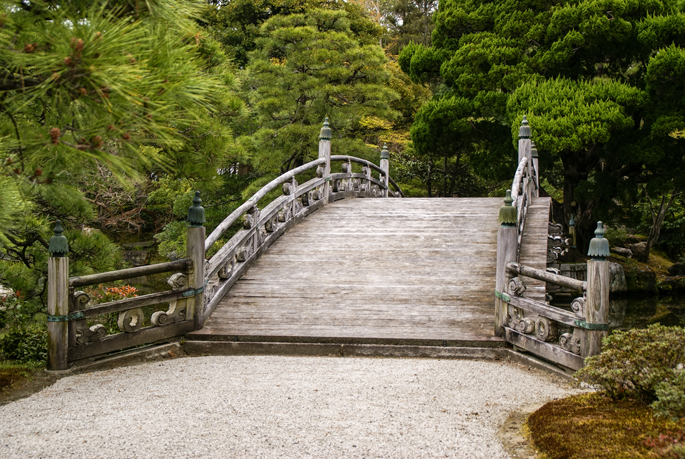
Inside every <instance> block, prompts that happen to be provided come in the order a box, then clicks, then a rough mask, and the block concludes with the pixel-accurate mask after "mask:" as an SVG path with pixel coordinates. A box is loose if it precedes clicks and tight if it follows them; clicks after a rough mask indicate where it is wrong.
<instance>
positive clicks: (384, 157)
mask: <svg viewBox="0 0 685 459" xmlns="http://www.w3.org/2000/svg"><path fill="white" fill-rule="evenodd" d="M379 166H380V168H381V170H382V171H383V177H381V181H382V182H383V184H384V185H385V189H384V190H382V192H381V195H382V196H383V197H384V198H387V197H388V184H389V177H390V152H389V151H388V145H387V144H385V143H384V144H383V149H382V150H381V163H380V164H379Z"/></svg>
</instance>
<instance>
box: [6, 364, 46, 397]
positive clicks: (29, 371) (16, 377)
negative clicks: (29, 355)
mask: <svg viewBox="0 0 685 459" xmlns="http://www.w3.org/2000/svg"><path fill="white" fill-rule="evenodd" d="M40 368H42V367H40V366H37V365H35V364H26V365H23V364H14V363H3V362H0V392H5V391H6V390H8V389H10V388H12V387H14V386H16V385H17V384H20V383H22V382H23V381H25V380H27V379H29V378H31V376H32V375H33V373H35V372H36V371H38V370H39V369H40Z"/></svg>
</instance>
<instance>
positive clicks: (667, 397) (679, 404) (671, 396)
mask: <svg viewBox="0 0 685 459" xmlns="http://www.w3.org/2000/svg"><path fill="white" fill-rule="evenodd" d="M656 396H657V398H658V400H657V401H656V402H654V403H653V404H652V409H654V412H655V413H656V415H657V416H661V417H669V418H682V417H683V416H685V371H683V370H682V369H680V370H676V376H675V378H673V379H670V380H666V381H664V382H662V383H661V384H658V385H657V386H656Z"/></svg>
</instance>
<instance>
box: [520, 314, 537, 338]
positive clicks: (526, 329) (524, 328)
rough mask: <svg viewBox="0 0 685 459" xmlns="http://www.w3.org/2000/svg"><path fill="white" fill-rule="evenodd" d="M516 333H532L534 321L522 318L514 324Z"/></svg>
mask: <svg viewBox="0 0 685 459" xmlns="http://www.w3.org/2000/svg"><path fill="white" fill-rule="evenodd" d="M516 331H518V332H519V333H527V334H529V333H533V332H534V331H535V321H534V320H533V319H529V318H528V317H524V318H523V319H521V320H519V322H518V323H517V324H516Z"/></svg>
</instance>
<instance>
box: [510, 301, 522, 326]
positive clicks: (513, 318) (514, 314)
mask: <svg viewBox="0 0 685 459" xmlns="http://www.w3.org/2000/svg"><path fill="white" fill-rule="evenodd" d="M522 318H523V313H522V311H521V310H520V309H519V308H516V307H514V306H512V305H508V307H507V323H506V325H508V326H509V327H510V328H513V329H516V326H517V325H518V323H519V322H520V321H521V319H522Z"/></svg>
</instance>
